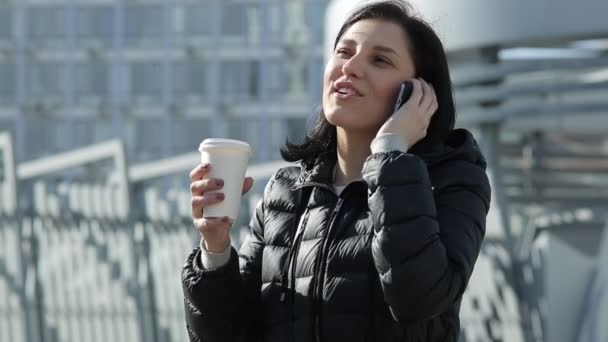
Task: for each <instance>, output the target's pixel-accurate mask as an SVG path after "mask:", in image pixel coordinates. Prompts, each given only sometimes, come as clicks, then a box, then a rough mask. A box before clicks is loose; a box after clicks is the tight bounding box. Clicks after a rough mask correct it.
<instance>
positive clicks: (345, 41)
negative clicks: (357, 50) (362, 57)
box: [340, 39, 399, 56]
mask: <svg viewBox="0 0 608 342" xmlns="http://www.w3.org/2000/svg"><path fill="white" fill-rule="evenodd" d="M340 42H342V43H343V44H346V45H357V41H355V40H354V39H341V40H340ZM372 49H373V50H377V51H380V52H385V53H392V54H395V55H397V56H399V54H398V53H397V51H395V50H393V49H391V48H390V47H388V46H384V45H375V46H374V47H373V48H372Z"/></svg>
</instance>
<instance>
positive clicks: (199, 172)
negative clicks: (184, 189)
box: [190, 164, 211, 182]
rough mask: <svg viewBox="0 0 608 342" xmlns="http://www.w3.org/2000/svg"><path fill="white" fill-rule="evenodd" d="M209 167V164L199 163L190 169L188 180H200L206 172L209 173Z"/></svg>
mask: <svg viewBox="0 0 608 342" xmlns="http://www.w3.org/2000/svg"><path fill="white" fill-rule="evenodd" d="M210 169H211V165H210V164H199V165H197V166H196V167H195V168H194V169H192V171H190V181H191V182H193V181H195V180H200V179H203V177H205V175H206V174H208V173H209V170H210Z"/></svg>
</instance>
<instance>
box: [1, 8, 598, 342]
mask: <svg viewBox="0 0 608 342" xmlns="http://www.w3.org/2000/svg"><path fill="white" fill-rule="evenodd" d="M359 2H361V1H354V0H353V1H351V0H331V1H329V0H68V1H66V0H0V341H2V342H4V341H7V342H8V341H17V342H21V341H28V342H29V341H32V342H39V341H43V342H59V341H61V342H63V341H142V342H143V341H145V342H147V341H154V342H160V341H167V342H168V341H186V340H187V335H186V329H185V323H184V314H183V309H182V305H183V302H182V290H181V283H180V271H181V267H182V265H183V263H184V262H185V260H186V257H187V255H188V254H189V253H190V251H191V249H192V248H193V247H194V246H195V245H196V244H197V243H198V236H197V233H196V232H195V231H194V229H193V228H192V226H191V219H190V194H189V188H188V184H189V179H188V173H189V170H190V169H192V168H193V167H194V166H195V165H196V164H197V163H198V162H199V158H200V157H199V154H198V152H197V147H198V144H199V143H200V142H201V141H202V140H203V139H204V138H207V137H226V138H235V139H242V140H246V141H248V142H249V143H250V144H251V145H252V147H253V155H252V158H251V167H250V169H249V171H248V174H249V175H251V176H253V177H254V178H255V179H256V185H255V188H254V190H253V191H252V193H250V194H249V195H247V196H246V197H245V198H244V200H243V203H242V207H241V208H242V209H241V217H240V218H239V220H238V222H237V223H236V224H235V228H234V229H233V243H234V244H235V245H236V246H238V245H240V243H241V241H242V237H243V234H244V233H245V232H246V224H247V222H248V221H249V217H250V213H251V210H252V209H253V205H254V204H255V203H256V202H257V200H258V199H259V196H260V195H261V192H262V190H263V188H264V185H265V183H266V181H267V180H268V178H269V177H270V176H271V175H272V173H273V172H274V171H276V170H277V168H279V167H280V166H282V165H284V163H283V162H281V161H280V157H279V153H278V150H279V147H280V146H281V145H282V144H283V143H284V141H285V138H287V137H288V138H289V139H291V140H292V141H299V140H301V138H302V137H303V135H304V133H305V131H306V128H307V127H310V125H311V124H312V123H313V122H314V120H315V118H316V113H317V112H318V110H319V108H320V107H319V106H320V94H321V90H322V82H321V81H322V72H323V67H324V59H325V57H326V55H327V53H328V52H329V51H330V50H331V46H332V44H333V39H334V37H335V34H336V32H337V29H338V27H339V26H340V25H341V23H342V20H343V19H344V17H345V16H346V14H347V13H348V11H349V10H350V9H352V8H353V7H354V6H355V5H356V4H357V3H359ZM411 3H412V5H413V6H414V8H415V9H416V10H417V11H418V12H420V14H421V15H422V16H423V17H424V18H426V19H427V20H428V21H429V22H430V23H431V24H432V25H433V27H434V28H435V29H436V30H437V32H438V33H439V35H440V37H441V38H442V40H443V41H444V44H445V48H446V50H447V51H448V55H449V60H450V67H451V71H452V80H453V83H454V89H455V90H454V91H455V96H456V103H457V110H458V121H457V126H458V127H466V128H468V129H470V130H472V131H473V132H474V134H475V136H476V137H477V139H478V140H479V142H480V144H481V147H482V148H483V150H484V153H485V155H486V157H487V159H488V163H489V169H488V173H489V174H490V176H491V179H492V186H493V196H494V198H493V203H492V204H493V207H492V209H491V211H490V214H489V216H488V224H487V234H486V240H485V242H484V246H483V250H482V253H481V255H480V257H479V259H478V261H477V264H476V268H475V273H474V275H473V277H472V279H471V281H470V284H469V287H468V289H467V292H466V294H465V297H464V299H463V302H462V310H461V320H462V329H463V333H462V341H479V342H485V341H509V342H511V341H514V342H519V341H538V342H540V341H548V342H555V341H564V342H572V341H582V342H595V341H597V342H600V341H608V326H607V325H606V324H605V323H606V322H608V236H607V234H606V229H607V228H606V226H607V218H608V216H607V211H606V209H607V208H608V21H606V20H605V15H606V13H608V2H606V1H604V0H579V1H576V2H574V1H571V0H552V1H549V0H527V1H524V0H511V1H508V2H507V1H504V2H497V1H483V0H462V1H458V2H447V1H441V0H414V1H411ZM602 322H603V324H602Z"/></svg>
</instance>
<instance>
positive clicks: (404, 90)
mask: <svg viewBox="0 0 608 342" xmlns="http://www.w3.org/2000/svg"><path fill="white" fill-rule="evenodd" d="M413 89H414V85H413V84H412V82H411V81H405V82H403V83H401V87H400V88H399V93H398V94H397V100H396V101H395V107H393V112H392V113H391V114H390V115H393V114H395V112H396V111H397V110H399V108H401V106H403V104H405V103H406V102H407V100H408V99H409V98H410V96H411V95H412V90H413Z"/></svg>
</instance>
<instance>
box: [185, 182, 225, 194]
mask: <svg viewBox="0 0 608 342" xmlns="http://www.w3.org/2000/svg"><path fill="white" fill-rule="evenodd" d="M223 187H224V181H223V180H222V179H218V178H207V179H203V180H197V181H193V182H192V183H190V193H191V194H192V195H193V196H195V195H202V194H203V193H205V192H207V191H213V190H219V189H221V188H223Z"/></svg>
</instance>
